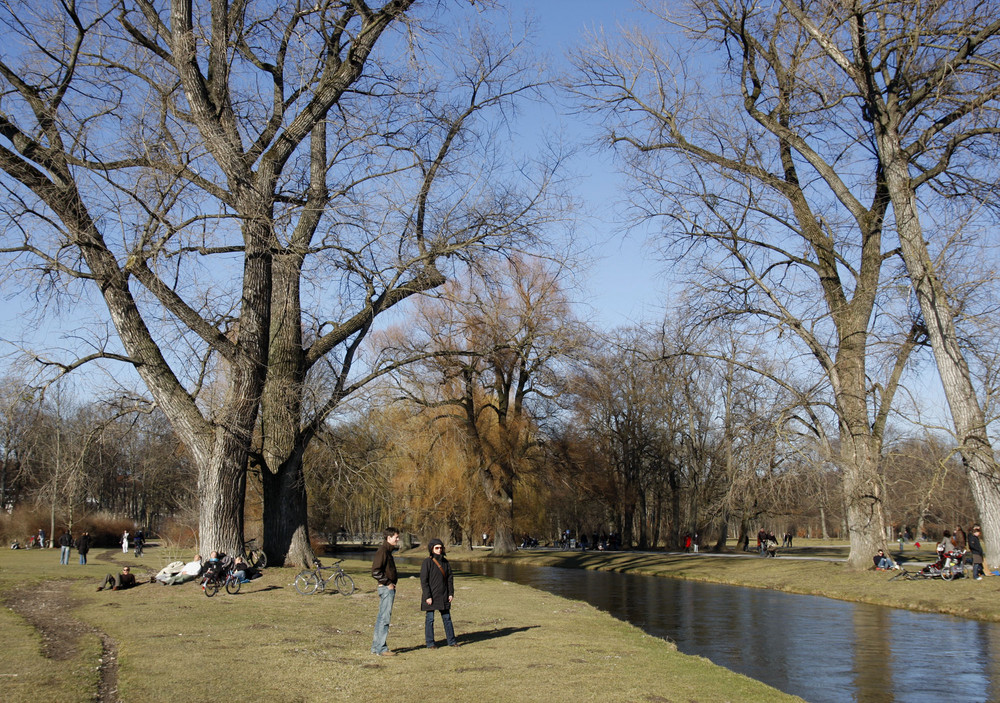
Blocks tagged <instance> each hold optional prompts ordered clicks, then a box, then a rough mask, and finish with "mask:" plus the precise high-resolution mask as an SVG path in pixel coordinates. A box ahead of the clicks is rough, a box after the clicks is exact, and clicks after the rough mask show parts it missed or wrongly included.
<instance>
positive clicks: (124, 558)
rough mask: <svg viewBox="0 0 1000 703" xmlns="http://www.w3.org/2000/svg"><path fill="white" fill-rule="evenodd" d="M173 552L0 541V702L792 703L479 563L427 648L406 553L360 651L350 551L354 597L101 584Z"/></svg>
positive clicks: (369, 607) (359, 610)
mask: <svg viewBox="0 0 1000 703" xmlns="http://www.w3.org/2000/svg"><path fill="white" fill-rule="evenodd" d="M175 556H176V555H167V554H165V553H163V552H160V551H159V550H157V549H156V548H155V547H151V548H149V549H147V552H146V556H145V557H143V558H142V559H141V560H137V559H135V558H134V557H132V556H131V555H125V554H122V553H121V551H120V550H107V551H104V550H92V551H91V554H90V562H91V563H90V564H89V565H87V566H80V565H78V564H76V563H75V562H76V560H77V556H76V553H75V552H74V553H73V556H72V557H71V562H72V563H71V564H70V565H69V566H60V565H59V564H58V561H59V552H58V550H45V551H42V550H37V551H36V550H32V551H25V550H17V551H11V550H3V551H0V598H2V599H3V601H4V603H5V604H6V605H7V606H8V607H6V608H4V609H3V611H2V613H0V631H2V632H3V634H4V637H3V640H2V649H0V701H3V702H4V703H11V702H17V701H39V700H52V701H60V703H72V702H75V701H93V700H95V699H96V700H107V701H117V700H121V701H128V702H130V703H131V702H132V701H166V700H182V701H193V702H195V703H197V702H199V701H213V702H214V701H224V700H240V699H251V700H265V701H274V702H277V703H286V702H287V703H292V702H294V701H319V700H331V701H350V700H358V701H365V700H373V699H375V700H380V701H423V700H427V701H435V702H437V701H478V702H483V701H750V702H752V701H782V700H798V699H796V698H793V697H791V696H786V695H784V694H782V693H780V692H779V691H776V690H775V689H772V688H770V687H768V686H765V685H764V684H761V683H759V682H757V681H754V680H752V679H749V678H747V677H744V676H741V675H739V674H735V673H732V672H730V671H728V670H726V669H723V668H721V667H717V666H715V665H713V664H711V662H709V661H708V660H706V659H702V658H699V657H690V656H686V655H683V654H680V653H678V652H677V651H676V649H675V648H674V647H673V645H671V644H669V643H667V642H665V641H663V640H660V639H657V638H654V637H650V636H648V635H646V634H644V633H643V632H642V631H641V630H639V629H638V628H636V627H633V626H631V625H628V624H626V623H623V622H620V621H618V620H615V619H614V618H612V617H611V616H610V615H608V614H606V613H602V612H600V611H598V610H596V609H595V608H592V607H590V606H589V605H586V604H584V603H579V602H575V601H569V600H565V599H562V598H558V597H556V596H552V595H548V594H546V593H542V592H540V591H536V590H534V589H530V588H526V587H521V586H517V585H515V584H510V583H505V582H502V581H498V580H493V579H487V578H484V577H479V576H460V577H459V578H458V579H456V591H457V592H456V600H455V604H454V607H453V610H452V615H453V618H454V622H455V630H456V632H457V634H458V638H459V642H460V644H461V646H460V647H458V648H454V649H453V648H448V647H443V648H438V649H435V650H427V649H425V648H424V647H423V640H424V635H423V614H422V613H421V612H420V611H419V595H420V589H419V581H418V579H417V569H416V567H411V566H408V565H403V566H401V578H400V583H399V595H398V596H397V598H396V604H395V610H394V614H393V625H392V632H391V634H390V638H389V646H390V647H392V648H393V649H394V650H396V651H397V652H398V653H399V656H396V657H392V658H387V657H375V656H373V655H372V654H370V652H369V650H370V645H371V636H372V625H373V623H374V619H375V612H376V610H377V603H378V597H377V595H376V593H375V589H374V581H372V579H371V578H370V577H369V576H368V566H369V564H368V562H367V561H361V560H349V561H347V562H345V564H344V566H345V568H346V570H347V571H348V573H350V574H352V575H353V576H354V579H355V581H356V583H357V584H358V586H359V587H360V588H359V591H358V592H356V593H355V594H354V595H353V596H351V597H343V596H341V595H339V594H336V593H327V594H320V595H314V596H301V595H299V594H298V593H297V592H296V591H295V590H294V589H293V588H292V587H291V585H290V584H291V582H292V579H293V578H294V575H295V570H292V569H268V570H267V573H266V574H265V576H264V577H263V578H261V579H258V580H256V581H254V582H252V583H250V584H245V585H244V587H243V588H244V590H243V591H241V592H240V593H239V594H238V595H236V596H231V595H229V594H227V593H225V592H224V591H223V592H221V593H219V594H218V595H216V596H215V597H214V598H206V597H205V596H204V595H203V593H202V591H201V590H200V589H199V588H198V586H197V584H195V583H189V584H184V585H180V586H161V585H159V584H149V583H146V584H143V585H140V586H138V587H136V588H133V589H129V590H126V591H117V592H109V591H103V592H99V593H98V592H95V587H96V585H97V584H98V583H99V581H100V579H101V578H102V577H103V576H104V574H105V573H107V572H110V571H117V570H118V569H119V568H120V565H121V564H123V563H129V564H132V565H134V566H135V565H139V568H134V572H135V573H136V575H137V576H142V574H143V573H145V571H146V569H147V568H148V569H151V570H153V571H155V570H158V569H159V568H160V567H161V566H163V565H164V564H165V563H167V562H168V561H170V560H172V559H173V558H175ZM687 561H689V562H690V563H692V564H694V563H696V562H697V561H698V560H697V559H689V560H687ZM717 561H721V560H717ZM733 561H735V560H733ZM761 561H763V560H761ZM789 563H790V562H789ZM618 566H619V567H622V568H624V567H625V566H626V565H625V564H624V563H621V564H618ZM779 566H784V563H783V562H780V560H779ZM772 571H777V569H772ZM998 581H1000V579H998ZM927 585H931V586H937V585H938V584H927ZM956 585H960V586H962V585H964V584H956ZM436 634H437V635H438V640H439V641H441V640H443V634H444V633H443V631H442V629H441V625H440V621H438V624H437V633H436ZM102 682H103V685H104V689H103V690H102Z"/></svg>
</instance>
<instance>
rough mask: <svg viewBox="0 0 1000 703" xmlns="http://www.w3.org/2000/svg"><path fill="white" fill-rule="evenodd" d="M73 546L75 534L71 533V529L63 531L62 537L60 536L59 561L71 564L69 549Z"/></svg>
mask: <svg viewBox="0 0 1000 703" xmlns="http://www.w3.org/2000/svg"><path fill="white" fill-rule="evenodd" d="M72 546H73V535H71V534H70V532H69V530H66V531H65V532H63V534H62V537H60V538H59V563H60V564H66V565H67V566H68V565H69V551H70V548H71V547H72Z"/></svg>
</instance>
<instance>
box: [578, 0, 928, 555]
mask: <svg viewBox="0 0 1000 703" xmlns="http://www.w3.org/2000/svg"><path fill="white" fill-rule="evenodd" d="M649 5H650V7H653V6H654V5H655V6H656V7H659V8H660V9H658V10H657V9H651V12H652V13H653V14H654V15H655V16H657V17H658V18H659V19H660V21H661V22H662V23H664V24H663V25H661V26H666V27H668V28H671V29H673V30H674V32H675V36H676V37H677V43H676V44H669V43H668V44H667V45H666V46H664V45H663V44H661V43H658V41H657V40H654V39H653V38H652V37H651V36H648V35H646V34H644V33H642V32H640V31H634V32H631V33H627V34H626V36H625V40H624V41H623V42H622V44H621V45H612V43H611V42H609V41H608V40H606V39H599V40H597V41H595V42H594V43H593V44H592V45H591V47H590V48H588V49H586V50H584V51H583V52H581V53H580V54H579V56H578V59H577V61H576V63H577V67H578V70H579V79H578V83H577V85H576V86H575V90H576V92H577V93H578V94H579V95H580V96H581V98H582V100H583V101H584V104H585V106H586V107H588V108H589V109H592V110H594V111H596V112H597V113H599V114H601V115H602V116H603V117H604V118H605V126H606V130H607V131H606V137H607V139H608V142H609V144H610V145H612V146H614V147H615V148H617V149H618V150H619V152H620V154H621V157H622V162H623V164H624V166H625V168H626V170H627V171H628V173H629V174H630V176H631V178H632V182H633V184H634V187H633V193H634V204H635V207H636V211H637V213H638V216H639V217H640V218H642V219H648V220H652V221H658V222H660V223H661V225H662V228H663V232H664V234H665V236H666V241H667V245H666V246H665V249H666V252H667V254H668V256H670V258H671V260H674V261H676V262H678V263H689V264H690V263H694V264H696V265H697V266H698V268H697V270H695V271H694V273H695V274H696V277H697V278H696V280H698V281H699V282H700V284H699V285H700V289H699V296H698V298H696V299H695V303H696V304H699V307H700V309H701V310H702V311H703V315H704V317H705V319H708V320H713V319H729V320H732V321H733V322H734V323H739V324H740V325H741V326H740V330H741V333H743V334H756V335H758V336H760V337H762V339H764V340H767V343H768V344H769V345H773V346H774V347H775V348H783V347H787V344H788V342H789V340H793V339H794V340H797V344H800V345H801V347H800V348H801V349H802V350H804V351H805V353H806V355H808V358H811V359H812V362H813V363H814V364H815V368H816V369H817V372H818V374H819V376H818V378H819V379H820V380H818V381H816V382H815V383H814V384H813V385H815V387H816V390H819V389H820V387H821V386H825V387H826V388H827V389H828V392H829V393H830V394H831V396H832V399H833V400H832V402H831V403H830V404H829V407H830V409H831V410H832V412H833V418H834V420H833V421H834V422H835V423H836V424H837V426H838V430H839V437H840V441H839V442H838V444H837V452H836V453H835V454H832V455H831V458H835V459H836V461H837V463H838V464H839V465H840V466H841V468H842V469H843V471H844V476H845V481H844V491H845V501H846V503H847V506H848V511H849V517H848V524H849V530H850V534H851V556H850V563H851V564H852V566H853V567H855V568H866V567H867V566H868V565H869V560H870V555H871V554H872V553H874V551H875V550H876V549H878V548H879V547H882V546H884V530H883V526H884V516H883V513H882V503H883V495H882V491H881V485H882V484H881V480H880V477H879V469H878V466H879V457H880V452H881V442H882V434H883V431H884V427H885V423H886V420H887V418H888V413H889V408H890V407H891V401H892V398H893V395H894V393H895V390H896V388H897V387H898V383H899V381H900V378H901V375H902V372H903V369H904V367H905V364H906V361H907V359H908V357H909V354H910V352H911V351H912V349H913V348H914V346H915V345H916V343H917V342H918V340H919V339H920V338H921V329H920V326H919V324H914V323H912V322H911V320H910V319H909V317H908V316H907V314H906V309H905V305H902V304H901V301H899V300H894V299H893V297H892V295H891V293H892V290H893V289H892V288H891V287H889V286H888V285H887V284H888V283H889V282H891V280H892V272H891V271H888V272H887V271H886V270H885V267H884V263H885V262H886V261H887V260H888V259H889V258H890V257H891V256H892V255H893V252H892V250H887V249H886V248H885V246H884V244H883V217H884V215H885V213H886V211H887V208H888V205H889V202H890V199H889V194H888V187H887V184H886V182H885V179H884V177H883V173H882V171H881V170H880V169H879V168H878V167H877V164H872V163H871V160H870V157H869V154H868V152H867V145H866V143H865V141H864V135H865V125H864V122H863V120H861V119H860V118H857V117H856V118H854V119H844V116H843V115H842V114H841V112H842V110H839V109H838V105H837V103H836V101H835V100H832V99H830V98H828V96H827V90H826V86H825V85H823V84H822V83H821V82H819V81H821V78H822V77H821V76H820V77H817V76H815V60H814V57H813V56H812V54H811V53H810V51H809V47H810V42H809V40H808V37H807V36H806V33H805V31H804V30H802V29H801V28H798V27H797V25H795V23H794V22H790V21H788V18H787V17H786V18H784V20H783V18H782V16H781V15H780V13H779V14H778V15H777V16H772V14H769V13H768V12H767V11H766V10H764V9H762V8H760V7H758V6H757V5H756V4H755V3H752V2H739V1H734V2H725V1H722V0H718V1H713V0H704V1H701V0H698V1H695V2H692V3H690V5H689V6H688V7H687V8H686V14H685V16H683V17H682V16H680V15H679V14H678V15H672V14H671V13H670V11H669V10H668V9H667V5H666V4H662V5H661V4H659V3H655V4H654V3H649ZM682 27H683V28H684V29H683V30H682V29H681V28H682ZM692 46H695V47H698V50H699V52H698V53H699V56H700V63H699V67H700V68H703V69H704V73H701V72H699V70H698V69H696V68H695V67H693V66H692V65H691V64H690V63H689V62H686V61H685V60H684V57H685V56H687V55H690V53H691V51H692ZM701 49H704V51H701ZM713 59H714V63H711V64H710V63H709V62H710V61H712V60H713ZM713 69H714V71H713ZM706 82H707V83H709V85H710V87H708V88H707V89H704V88H702V87H701V86H702V85H703V84H704V83H706ZM859 174H861V175H859ZM877 310H878V311H880V312H881V314H880V315H876V311H877ZM740 320H742V321H743V322H742V323H740V322H739V321H740ZM879 344H880V345H881V346H882V348H883V350H884V354H885V361H884V362H882V363H881V368H880V375H881V381H880V382H873V380H872V378H871V376H870V373H871V370H872V366H873V364H872V355H873V354H874V352H875V348H876V346H877V345H879ZM793 353H796V354H798V352H797V351H796V352H793ZM800 358H806V357H800ZM810 395H812V396H814V397H815V393H811V394H810Z"/></svg>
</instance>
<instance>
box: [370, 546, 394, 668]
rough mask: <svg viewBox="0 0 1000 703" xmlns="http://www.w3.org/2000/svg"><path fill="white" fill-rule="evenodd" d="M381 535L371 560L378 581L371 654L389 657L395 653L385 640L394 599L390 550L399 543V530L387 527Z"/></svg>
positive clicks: (373, 572) (373, 576)
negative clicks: (376, 609) (382, 537)
mask: <svg viewBox="0 0 1000 703" xmlns="http://www.w3.org/2000/svg"><path fill="white" fill-rule="evenodd" d="M383 535H384V537H385V539H384V540H382V544H380V545H379V547H378V550H377V551H376V552H375V558H374V559H373V560H372V578H373V579H375V580H376V581H378V616H377V617H376V618H375V634H374V635H373V636H372V654H377V655H379V656H382V657H391V656H395V654H396V653H395V652H393V651H391V650H390V649H389V646H388V645H387V644H386V643H385V641H386V639H387V638H388V637H389V620H390V619H392V604H393V602H394V601H395V600H396V578H397V576H396V562H395V561H394V560H393V558H392V550H393V549H395V548H396V545H397V544H399V530H397V529H396V528H395V527H387V528H385V532H384V533H383Z"/></svg>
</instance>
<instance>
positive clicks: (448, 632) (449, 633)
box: [424, 610, 458, 647]
mask: <svg viewBox="0 0 1000 703" xmlns="http://www.w3.org/2000/svg"><path fill="white" fill-rule="evenodd" d="M441 622H443V623H444V636H445V637H446V638H447V640H448V646H449V647H450V646H453V645H456V644H458V642H457V641H456V640H455V628H454V627H452V625H451V611H450V610H442V611H441ZM424 643H425V644H426V645H427V646H428V647H430V646H432V645H433V644H434V611H433V610H428V611H427V616H426V617H425V618H424Z"/></svg>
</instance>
